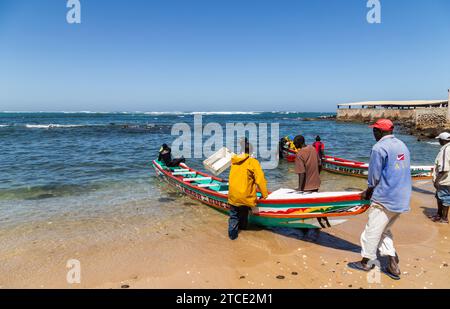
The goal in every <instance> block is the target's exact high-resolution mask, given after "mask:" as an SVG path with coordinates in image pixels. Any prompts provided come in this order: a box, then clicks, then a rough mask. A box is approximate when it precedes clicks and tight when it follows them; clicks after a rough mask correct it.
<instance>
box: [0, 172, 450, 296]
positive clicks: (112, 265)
mask: <svg viewBox="0 0 450 309" xmlns="http://www.w3.org/2000/svg"><path fill="white" fill-rule="evenodd" d="M362 183H363V182H362ZM414 188H415V189H414V192H413V198H412V204H411V206H412V211H411V212H410V213H408V214H405V215H403V216H402V217H401V219H400V220H399V222H398V223H396V225H395V226H394V229H393V232H394V237H395V242H396V246H397V250H398V252H399V255H400V259H401V263H400V266H401V269H402V272H403V275H402V277H403V278H402V280H400V281H393V280H391V279H389V278H388V277H386V276H384V275H383V274H381V277H380V278H381V282H380V283H368V281H367V275H366V274H365V273H359V272H357V271H354V270H350V269H349V268H347V266H346V264H347V263H348V262H351V261H354V260H358V259H359V258H360V255H359V250H360V249H359V236H360V234H361V232H362V230H363V228H364V225H365V223H366V218H367V217H366V215H361V216H358V217H357V218H355V219H354V220H350V221H348V222H346V223H345V224H342V225H340V226H337V227H334V228H332V229H326V230H321V231H318V230H317V231H314V230H311V231H309V232H308V233H304V232H303V231H301V230H291V229H274V230H268V229H261V228H259V227H254V228H252V229H251V230H249V231H244V232H242V233H241V234H240V237H239V238H238V240H236V241H230V240H229V239H228V237H227V234H226V227H227V218H226V216H224V215H223V214H220V213H219V212H217V211H215V210H213V209H211V208H209V207H206V206H204V205H202V204H199V203H197V202H193V201H191V200H189V199H188V198H186V197H182V196H179V197H177V198H175V199H174V201H172V202H170V203H169V204H170V205H169V206H170V207H176V205H180V204H183V207H185V208H184V210H183V211H182V212H180V213H178V214H175V215H174V216H172V217H171V218H170V219H169V218H168V219H167V220H164V221H158V222H157V223H156V224H152V223H151V222H148V221H147V220H142V219H141V218H139V216H136V217H135V218H134V219H132V220H131V221H129V223H128V224H124V223H119V222H120V221H118V222H116V223H114V221H113V220H112V221H111V222H110V223H109V224H108V226H109V225H111V226H109V228H111V230H112V231H113V232H112V233H110V232H108V233H106V232H104V231H102V230H101V229H100V230H95V226H98V225H96V224H95V222H94V224H92V226H91V228H90V229H86V230H85V231H84V232H83V233H80V231H77V232H74V234H73V236H71V237H67V238H60V239H59V240H56V239H54V237H55V236H56V235H58V234H59V233H60V231H59V229H60V228H64V229H66V230H72V231H75V230H76V229H77V225H76V224H75V223H72V224H71V223H70V222H65V223H64V224H61V225H60V226H59V228H56V227H53V226H52V224H49V223H47V226H44V227H41V229H42V231H39V230H35V232H34V233H33V234H32V235H33V237H34V238H33V239H34V240H32V241H30V240H31V239H30V237H31V235H29V236H26V235H23V236H24V240H23V245H21V246H16V247H12V248H14V249H11V250H7V248H8V244H12V243H14V242H17V241H19V242H20V241H21V239H20V238H19V239H14V238H12V237H13V235H10V237H8V235H6V236H5V235H4V234H3V236H2V241H3V243H4V244H5V245H4V246H3V248H2V251H1V252H0V264H1V265H3V266H2V268H1V270H0V278H1V279H0V287H2V288H69V289H71V288H138V289H140V288H192V289H201V288H215V289H216V288H225V289H231V288H243V289H260V288H364V289H365V288H392V287H397V288H420V289H422V288H449V287H450V280H448V278H449V270H450V268H449V267H448V263H449V262H450V231H449V229H448V225H438V224H435V223H432V222H431V221H430V220H428V219H427V218H426V216H425V214H428V213H429V212H431V211H433V209H434V208H435V200H434V196H433V189H432V186H431V183H430V182H429V181H417V182H415V183H414ZM114 224H116V225H114ZM52 228H54V230H53V231H52V232H51V233H48V232H49V230H51V229H52ZM102 234H108V237H99V235H102ZM16 236H17V235H16ZM44 244H45V245H44ZM69 259H77V260H79V261H80V265H81V283H80V284H68V283H67V281H66V275H67V272H68V270H69V269H68V268H67V267H66V263H67V260H69Z"/></svg>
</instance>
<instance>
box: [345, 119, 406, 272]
mask: <svg viewBox="0 0 450 309" xmlns="http://www.w3.org/2000/svg"><path fill="white" fill-rule="evenodd" d="M371 128H373V134H374V136H375V139H376V141H377V143H376V144H375V145H374V146H373V148H372V153H371V155H370V164H369V175H368V178H369V179H368V189H367V190H366V191H365V192H364V195H365V198H366V199H367V200H371V208H370V209H369V221H368V222H367V225H366V227H365V230H364V232H363V233H362V235H361V247H362V250H361V255H362V260H361V261H359V262H353V263H349V264H348V267H350V268H352V269H357V270H363V271H370V270H371V269H372V268H373V267H374V264H373V261H375V260H376V259H377V250H379V251H380V255H381V256H387V257H388V259H389V263H388V265H387V267H386V268H383V271H384V272H385V273H386V274H387V275H388V276H389V277H391V278H392V279H395V280H399V279H400V274H401V272H400V268H399V266H398V263H399V258H398V255H397V253H396V250H395V248H394V241H393V238H392V232H391V227H392V225H393V224H394V223H395V221H396V220H397V219H398V218H399V216H400V215H401V214H402V213H405V212H408V211H409V210H410V206H409V203H410V199H411V190H412V187H411V169H410V154H409V150H408V148H407V147H406V145H405V144H404V143H403V142H402V141H400V140H399V139H397V138H396V137H395V136H394V135H393V130H394V124H393V123H392V122H391V121H390V120H388V119H380V120H378V121H377V122H376V123H375V124H374V125H372V126H371Z"/></svg>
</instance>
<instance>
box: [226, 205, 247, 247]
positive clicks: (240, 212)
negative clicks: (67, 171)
mask: <svg viewBox="0 0 450 309" xmlns="http://www.w3.org/2000/svg"><path fill="white" fill-rule="evenodd" d="M249 210H250V207H246V206H239V207H236V206H231V205H230V219H229V220H228V236H229V237H230V239H231V240H234V239H236V238H238V234H239V230H245V229H247V225H248V211H249Z"/></svg>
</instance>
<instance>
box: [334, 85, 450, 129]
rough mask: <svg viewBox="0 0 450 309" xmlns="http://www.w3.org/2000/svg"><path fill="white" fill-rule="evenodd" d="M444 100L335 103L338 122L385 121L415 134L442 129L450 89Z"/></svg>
mask: <svg viewBox="0 0 450 309" xmlns="http://www.w3.org/2000/svg"><path fill="white" fill-rule="evenodd" d="M448 96H449V99H447V100H430V101H370V102H357V103H346V104H339V105H338V109H337V116H336V119H337V120H338V121H354V122H372V121H374V120H376V119H379V118H388V119H391V120H393V121H398V122H401V123H402V124H403V125H405V126H407V127H409V128H411V129H413V130H418V131H424V130H433V129H442V128H445V127H447V126H448V123H450V109H449V101H450V90H449V94H448Z"/></svg>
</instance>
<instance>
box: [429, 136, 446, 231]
mask: <svg viewBox="0 0 450 309" xmlns="http://www.w3.org/2000/svg"><path fill="white" fill-rule="evenodd" d="M436 139H438V140H439V143H440V144H441V146H442V148H441V150H440V151H439V154H438V155H437V157H436V161H435V167H434V171H433V184H434V187H435V188H436V199H437V204H438V211H437V213H436V215H435V216H432V217H431V220H433V221H434V222H438V223H444V224H448V208H449V206H450V175H449V171H450V133H447V132H443V133H441V134H439V136H438V137H436Z"/></svg>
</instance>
